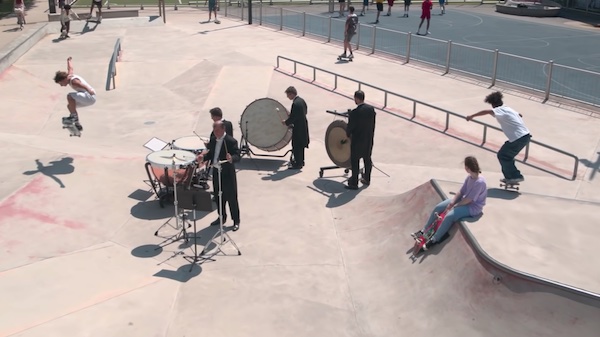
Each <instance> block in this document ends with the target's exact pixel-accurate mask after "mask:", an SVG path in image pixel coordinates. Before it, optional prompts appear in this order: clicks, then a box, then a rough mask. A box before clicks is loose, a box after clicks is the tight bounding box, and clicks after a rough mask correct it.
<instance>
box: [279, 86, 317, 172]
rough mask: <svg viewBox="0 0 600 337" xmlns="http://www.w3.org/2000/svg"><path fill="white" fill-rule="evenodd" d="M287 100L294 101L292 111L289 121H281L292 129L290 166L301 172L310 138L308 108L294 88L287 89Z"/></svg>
mask: <svg viewBox="0 0 600 337" xmlns="http://www.w3.org/2000/svg"><path fill="white" fill-rule="evenodd" d="M285 94H286V95H287V98H289V99H290V100H292V110H291V111H290V116H289V117H288V119H286V120H284V121H281V122H282V123H283V124H285V125H287V126H288V127H291V128H292V155H293V157H294V159H293V160H290V165H289V166H288V167H289V168H290V169H292V170H299V169H301V168H302V167H303V166H304V148H308V144H309V143H310V137H309V135H308V121H307V120H306V113H307V112H308V107H307V106H306V102H305V101H304V99H302V98H301V97H299V96H298V91H297V90H296V88H294V87H288V88H287V89H285Z"/></svg>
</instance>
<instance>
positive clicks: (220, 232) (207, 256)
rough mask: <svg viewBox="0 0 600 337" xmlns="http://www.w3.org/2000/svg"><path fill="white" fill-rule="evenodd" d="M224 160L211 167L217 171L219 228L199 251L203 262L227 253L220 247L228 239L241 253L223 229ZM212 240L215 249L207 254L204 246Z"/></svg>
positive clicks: (238, 250)
mask: <svg viewBox="0 0 600 337" xmlns="http://www.w3.org/2000/svg"><path fill="white" fill-rule="evenodd" d="M226 162H227V160H221V161H220V162H219V163H218V164H217V165H213V168H216V169H217V170H218V172H219V206H218V207H219V230H218V231H217V232H216V233H215V235H213V237H212V238H211V239H210V240H209V241H208V243H207V244H206V246H205V247H204V249H203V250H202V252H201V253H200V256H201V258H202V260H203V261H202V262H204V261H206V260H213V259H212V257H213V256H215V255H217V254H218V253H219V252H221V253H223V255H227V254H225V252H224V251H223V249H222V247H223V246H224V245H225V243H226V242H227V241H229V242H230V243H231V244H232V245H233V247H235V249H236V250H237V255H238V256H239V255H242V252H241V251H240V249H239V248H238V246H237V245H236V244H235V241H233V240H232V239H231V237H230V236H229V234H228V233H227V232H226V231H224V230H223V212H222V210H223V186H222V181H223V175H222V167H221V165H222V164H223V163H226ZM217 238H218V239H219V240H218V243H217V242H215V240H216V239H217ZM212 242H214V243H215V245H216V246H217V247H216V248H215V249H213V250H212V252H210V254H209V253H208V252H206V247H208V246H209V245H210V244H211V243H212ZM213 261H214V260H213ZM190 270H191V269H190Z"/></svg>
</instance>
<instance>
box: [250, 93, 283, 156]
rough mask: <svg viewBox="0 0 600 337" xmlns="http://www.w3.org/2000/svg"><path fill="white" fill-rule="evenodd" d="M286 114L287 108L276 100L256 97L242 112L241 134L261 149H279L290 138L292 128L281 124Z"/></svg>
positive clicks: (270, 150) (269, 150) (268, 150)
mask: <svg viewBox="0 0 600 337" xmlns="http://www.w3.org/2000/svg"><path fill="white" fill-rule="evenodd" d="M288 116H289V113H288V111H287V109H286V108H285V107H284V106H283V105H281V103H279V102H277V101H276V100H274V99H272V98H260V99H257V100H256V101H254V102H252V103H250V104H249V105H248V106H247V107H246V109H245V110H244V112H243V113H242V118H241V119H240V129H241V130H242V136H243V137H244V139H246V140H247V141H248V143H250V144H252V145H254V146H256V147H257V148H259V149H261V150H263V151H267V152H272V151H278V150H281V149H282V148H284V147H285V146H286V145H287V144H288V143H289V142H290V140H292V129H291V128H289V127H287V126H286V125H283V124H281V121H282V120H285V119H287V118H288Z"/></svg>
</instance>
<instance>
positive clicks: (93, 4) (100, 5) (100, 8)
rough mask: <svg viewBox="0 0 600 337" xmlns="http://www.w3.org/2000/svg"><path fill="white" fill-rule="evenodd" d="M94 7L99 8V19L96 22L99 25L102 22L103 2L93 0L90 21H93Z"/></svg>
mask: <svg viewBox="0 0 600 337" xmlns="http://www.w3.org/2000/svg"><path fill="white" fill-rule="evenodd" d="M94 6H95V7H96V8H98V18H97V19H96V21H97V22H98V23H101V22H102V0H92V4H91V5H90V15H89V16H88V20H90V19H92V14H93V13H94Z"/></svg>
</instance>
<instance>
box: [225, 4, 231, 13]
mask: <svg viewBox="0 0 600 337" xmlns="http://www.w3.org/2000/svg"><path fill="white" fill-rule="evenodd" d="M229 5H231V3H230V2H229V0H225V17H227V8H228V7H229Z"/></svg>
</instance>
